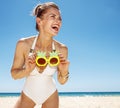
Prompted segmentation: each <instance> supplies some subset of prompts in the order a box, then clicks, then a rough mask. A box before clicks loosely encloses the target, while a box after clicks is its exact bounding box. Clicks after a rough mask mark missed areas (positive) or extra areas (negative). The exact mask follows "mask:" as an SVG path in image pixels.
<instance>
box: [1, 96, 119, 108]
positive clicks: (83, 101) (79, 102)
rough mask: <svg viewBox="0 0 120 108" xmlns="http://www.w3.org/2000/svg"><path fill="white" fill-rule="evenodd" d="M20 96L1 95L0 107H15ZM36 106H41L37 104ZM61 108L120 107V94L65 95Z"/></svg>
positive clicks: (61, 100) (61, 101)
mask: <svg viewBox="0 0 120 108" xmlns="http://www.w3.org/2000/svg"><path fill="white" fill-rule="evenodd" d="M17 99H18V97H0V108H13V105H14V104H15V103H16V101H17ZM34 108H40V106H35V107H34ZM59 108H120V96H105V97H104V96H99V97H97V96H96V97H92V96H88V97H63V96H60V107H59Z"/></svg>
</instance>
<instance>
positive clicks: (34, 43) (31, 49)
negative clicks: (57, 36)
mask: <svg viewBox="0 0 120 108" xmlns="http://www.w3.org/2000/svg"><path fill="white" fill-rule="evenodd" d="M37 38H38V36H36V37H35V39H34V41H33V44H32V47H31V48H30V52H29V56H31V55H32V53H33V52H34V49H35V45H36V41H37ZM52 50H53V51H55V44H54V41H53V42H52Z"/></svg>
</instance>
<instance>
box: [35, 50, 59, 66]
mask: <svg viewBox="0 0 120 108" xmlns="http://www.w3.org/2000/svg"><path fill="white" fill-rule="evenodd" d="M49 54H50V57H49V58H47V57H46V52H40V51H38V52H37V56H36V60H35V61H36V64H37V66H46V65H47V64H49V65H50V66H57V65H58V64H59V63H60V59H59V56H58V52H57V51H52V52H50V53H49Z"/></svg>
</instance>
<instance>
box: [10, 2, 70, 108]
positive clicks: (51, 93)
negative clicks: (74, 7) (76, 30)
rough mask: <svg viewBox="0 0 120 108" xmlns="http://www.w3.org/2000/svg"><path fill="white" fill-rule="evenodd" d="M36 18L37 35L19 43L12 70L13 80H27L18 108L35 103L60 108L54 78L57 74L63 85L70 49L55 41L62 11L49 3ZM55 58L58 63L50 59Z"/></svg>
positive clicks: (37, 10) (39, 9)
mask: <svg viewBox="0 0 120 108" xmlns="http://www.w3.org/2000/svg"><path fill="white" fill-rule="evenodd" d="M34 15H35V16H36V29H37V31H38V36H31V37H28V38H23V39H20V40H19V41H18V42H17V45H16V50H15V55H14V61H13V65H12V68H11V75H12V77H13V78H14V79H21V78H24V77H26V81H25V85H24V87H23V90H22V93H21V96H20V99H19V100H18V102H17V103H16V105H15V108H34V106H35V105H36V104H38V105H41V106H42V108H58V107H59V97H58V91H57V89H56V85H55V82H54V80H53V77H52V76H53V74H54V73H55V72H56V71H57V78H58V81H59V83H61V84H64V83H66V82H67V80H68V75H69V72H68V67H69V61H68V60H67V56H68V49H67V47H66V46H65V45H63V44H62V43H60V42H58V41H56V40H54V39H53V37H54V36H56V35H57V34H58V32H59V30H60V27H61V23H62V19H61V15H60V10H59V8H58V6H57V5H56V4H55V3H53V2H46V3H43V4H38V5H37V6H36V7H35V9H34ZM50 52H52V53H50ZM57 54H58V55H57ZM41 56H44V57H43V58H45V59H44V61H45V63H43V62H41V61H42V59H43V58H42V57H41ZM52 56H55V58H56V61H57V63H55V64H54V63H53V64H52V62H51V61H52V59H49V58H52ZM41 58H42V59H41ZM40 60H41V61H40ZM53 62H54V60H53ZM42 63H43V64H42Z"/></svg>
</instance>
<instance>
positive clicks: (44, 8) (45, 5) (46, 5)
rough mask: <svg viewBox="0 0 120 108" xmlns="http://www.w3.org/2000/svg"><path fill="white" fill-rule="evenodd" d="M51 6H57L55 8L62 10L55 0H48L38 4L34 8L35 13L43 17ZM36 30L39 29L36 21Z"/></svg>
mask: <svg viewBox="0 0 120 108" xmlns="http://www.w3.org/2000/svg"><path fill="white" fill-rule="evenodd" d="M50 8H55V9H58V10H60V9H59V7H58V6H57V5H56V4H55V3H54V2H46V3H43V4H38V5H37V6H36V7H35V8H34V9H33V15H34V16H36V17H39V18H41V19H42V16H43V14H45V13H46V12H47V10H48V9H50ZM36 30H37V31H39V28H38V24H37V23H36Z"/></svg>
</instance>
